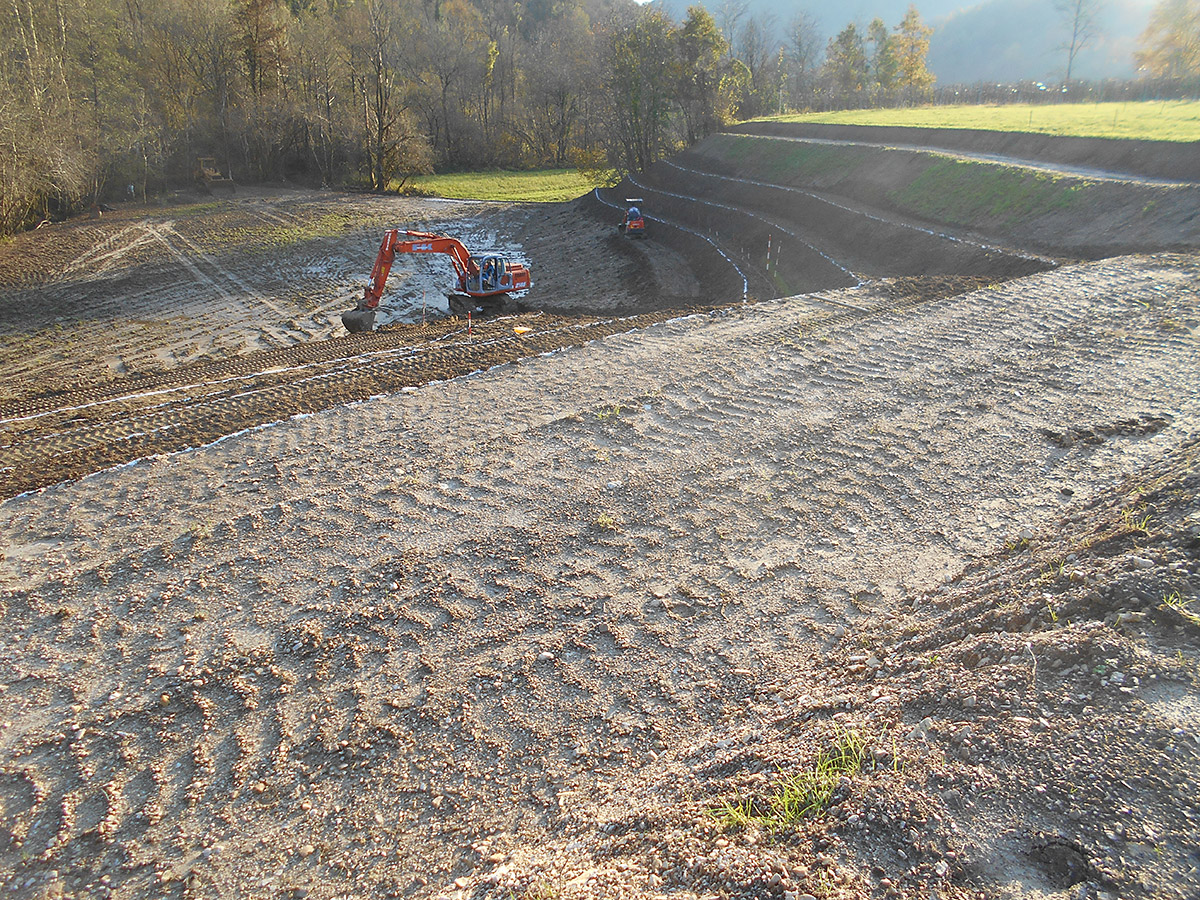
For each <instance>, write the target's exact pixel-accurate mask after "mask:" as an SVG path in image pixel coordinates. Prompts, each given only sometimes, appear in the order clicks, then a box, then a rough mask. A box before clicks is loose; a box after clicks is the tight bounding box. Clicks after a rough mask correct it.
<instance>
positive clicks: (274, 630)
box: [0, 256, 1200, 898]
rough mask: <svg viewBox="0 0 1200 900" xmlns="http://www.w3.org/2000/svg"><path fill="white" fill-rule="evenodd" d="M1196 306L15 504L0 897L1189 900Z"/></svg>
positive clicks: (938, 320)
mask: <svg viewBox="0 0 1200 900" xmlns="http://www.w3.org/2000/svg"><path fill="white" fill-rule="evenodd" d="M1197 273H1198V267H1197V260H1196V258H1194V257H1189V256H1161V257H1142V258H1127V259H1118V260H1112V261H1106V262H1099V263H1092V264H1088V265H1084V266H1078V267H1071V268H1067V269H1062V270H1059V271H1055V272H1049V273H1043V274H1040V275H1034V276H1030V277H1028V278H1025V279H1021V280H1017V281H1013V282H1009V283H1007V284H1005V285H997V286H994V287H990V288H985V289H981V290H976V291H973V292H969V293H966V294H962V295H958V296H954V297H949V298H944V299H941V300H934V301H930V302H927V303H921V304H917V305H915V306H912V307H909V308H905V309H896V308H894V307H890V306H883V307H881V308H880V311H879V312H877V313H874V314H864V315H854V316H852V317H850V318H849V319H834V320H830V319H829V316H828V313H829V311H830V310H832V309H837V310H842V311H844V310H846V309H847V308H848V306H847V305H849V306H854V307H858V308H859V309H860V310H865V309H867V308H869V307H870V306H871V304H872V303H876V302H878V301H879V299H880V296H881V292H880V289H879V288H872V287H863V288H856V289H847V290H843V291H835V292H832V293H828V294H823V295H818V296H815V297H810V298H805V299H796V300H789V301H781V302H776V303H760V304H754V305H750V306H746V307H735V308H733V309H728V310H723V311H717V312H715V313H712V314H703V315H698V316H692V317H686V318H679V319H675V320H672V321H669V322H665V323H663V324H660V325H657V326H655V327H651V328H646V329H641V330H634V331H632V332H629V333H627V334H624V335H615V336H611V337H607V338H604V339H602V340H598V341H594V342H591V343H588V344H586V345H584V346H581V347H576V348H574V349H568V350H563V351H560V352H557V353H555V354H552V355H548V356H540V357H534V358H530V359H526V360H523V361H521V362H519V363H517V364H515V365H509V366H505V367H502V368H500V369H496V370H493V371H488V372H480V373H478V374H475V375H473V376H470V377H464V378H458V379H455V380H453V381H448V382H444V383H440V384H433V385H429V386H425V387H419V388H416V389H414V390H411V391H408V392H402V393H398V394H391V395H388V396H380V397H375V398H372V399H370V400H368V401H365V402H360V403H357V404H354V405H350V406H343V407H338V408H334V409H329V410H326V411H323V412H318V413H315V414H312V415H309V416H307V417H305V418H301V419H297V420H292V421H287V422H282V423H279V424H277V425H275V426H274V427H270V428H266V429H260V430H256V431H252V432H249V433H245V434H241V435H238V436H235V437H231V438H229V439H227V440H225V441H222V442H220V443H218V444H216V445H213V446H209V447H205V448H202V449H197V450H194V451H191V452H187V453H181V454H175V455H171V456H163V457H156V458H154V459H150V460H144V461H142V462H139V463H137V464H136V465H132V466H127V467H124V468H120V469H115V470H111V471H107V472H103V473H99V474H96V475H93V476H90V477H87V478H84V479H81V480H78V481H74V482H70V483H66V484H63V485H59V486H56V487H51V488H47V489H44V490H42V491H40V492H38V493H36V494H31V495H25V496H22V497H18V498H14V499H10V500H8V501H7V502H6V503H5V504H4V505H3V507H2V510H3V521H2V522H0V528H2V531H0V534H2V539H3V542H4V546H5V558H4V562H3V568H2V570H0V572H2V578H3V584H4V593H3V596H2V603H3V633H4V639H3V644H4V646H3V649H0V666H2V668H0V684H2V685H3V689H4V696H5V700H6V702H5V712H4V719H3V729H4V730H3V733H2V735H3V736H2V738H0V746H2V747H3V758H4V762H3V770H2V774H0V798H2V801H3V804H4V807H3V808H4V822H5V831H4V833H3V834H0V865H2V867H3V870H4V871H5V890H6V892H8V893H10V894H11V895H13V896H51V895H63V896H80V897H82V896H116V897H153V896H168V897H181V896H198V897H200V896H204V897H208V896H211V897H221V896H244V897H275V896H311V897H345V896H361V897H377V896H388V895H395V896H410V895H411V896H430V895H434V894H447V895H454V896H462V897H467V896H479V897H483V896H496V897H507V896H513V895H515V896H527V897H549V896H629V897H633V896H639V897H640V896H647V897H648V896H656V895H660V894H662V895H670V896H683V897H687V896H744V897H752V896H753V897H759V896H780V897H799V896H802V895H803V894H810V895H812V896H816V897H838V896H851V897H867V896H881V897H882V896H903V897H922V898H924V897H927V896H929V895H930V892H931V891H933V892H937V893H939V894H941V895H942V896H946V897H955V896H1044V897H1052V896H1064V897H1065V896H1068V895H1069V896H1073V897H1074V896H1095V897H1099V896H1101V895H1108V896H1113V897H1115V896H1129V897H1136V896H1157V897H1188V896H1191V895H1193V894H1194V893H1195V892H1196V890H1197V888H1198V886H1200V879H1198V876H1197V865H1198V864H1200V860H1198V859H1197V858H1196V855H1195V847H1196V846H1198V845H1200V841H1198V840H1197V838H1198V837H1200V835H1198V825H1197V821H1198V820H1197V816H1198V815H1200V808H1198V807H1197V805H1196V800H1195V798H1196V797H1197V796H1198V791H1197V784H1196V773H1197V771H1198V767H1197V762H1198V760H1200V748H1198V745H1197V742H1196V734H1197V725H1198V724H1200V723H1198V721H1197V716H1198V713H1200V704H1198V700H1197V696H1198V695H1197V681H1196V679H1197V672H1198V669H1197V664H1198V661H1200V654H1198V647H1197V643H1196V638H1197V635H1198V634H1200V632H1198V630H1197V626H1196V624H1195V622H1194V621H1193V619H1192V618H1189V614H1191V615H1193V616H1194V612H1192V611H1193V610H1194V607H1188V606H1187V605H1186V604H1188V603H1189V602H1190V601H1191V600H1192V598H1194V596H1195V592H1196V586H1197V578H1198V577H1200V570H1198V569H1197V562H1196V550H1197V540H1196V527H1197V524H1198V522H1197V516H1198V515H1200V508H1198V507H1197V504H1196V499H1195V498H1196V491H1195V487H1196V474H1195V473H1196V465H1195V463H1196V452H1197V451H1196V445H1195V438H1196V434H1197V432H1196V423H1197V413H1198V409H1197V404H1198V402H1200V393H1198V389H1197V382H1196V379H1195V377H1194V375H1195V371H1196V332H1195V329H1196V328H1197V325H1198V324H1200V323H1198V322H1197V320H1196V317H1195V316H1196V313H1195V310H1196V294H1197V288H1198V279H1197ZM885 293H886V292H885ZM834 747H840V748H841V750H840V751H839V752H837V753H832V754H831V752H830V748H834ZM823 751H824V752H823ZM831 760H833V761H832V762H831ZM818 763H822V766H823V769H824V770H825V771H826V772H828V773H831V775H832V781H830V782H828V783H827V785H826V786H827V787H828V789H829V790H828V791H827V792H826V793H824V794H822V793H820V792H819V791H818V795H817V810H816V814H813V815H809V816H806V817H804V818H799V819H795V820H793V819H791V818H789V814H788V813H787V809H788V808H793V809H794V808H795V804H794V803H793V804H792V805H791V807H789V804H788V803H786V802H784V800H786V799H787V798H789V797H790V798H791V799H792V800H795V799H796V797H803V796H805V791H806V790H807V789H808V788H810V787H812V786H813V784H812V783H810V781H809V780H808V779H806V775H807V773H812V772H814V771H815V770H816V768H817V767H818ZM815 784H816V786H817V788H820V781H819V779H818V780H817V782H815Z"/></svg>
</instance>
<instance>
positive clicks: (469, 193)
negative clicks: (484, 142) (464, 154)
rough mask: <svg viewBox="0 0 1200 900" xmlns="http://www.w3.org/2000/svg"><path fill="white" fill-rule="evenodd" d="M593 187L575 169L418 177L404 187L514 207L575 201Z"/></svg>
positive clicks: (431, 194) (448, 196) (590, 180)
mask: <svg viewBox="0 0 1200 900" xmlns="http://www.w3.org/2000/svg"><path fill="white" fill-rule="evenodd" d="M595 186H596V183H595V181H594V180H592V179H590V178H588V177H587V176H586V175H583V174H582V173H580V172H579V171H577V170H575V169H540V170H537V171H533V172H461V173H456V174H450V175H419V176H417V177H415V178H411V179H409V181H408V182H407V184H405V188H406V189H411V190H412V192H413V193H419V194H423V195H426V196H432V197H447V198H450V199H454V200H502V201H509V202H514V203H558V202H561V201H564V200H574V199H575V198H576V197H579V196H582V195H583V194H586V193H587V192H588V191H590V190H591V189H592V188H594V187H595Z"/></svg>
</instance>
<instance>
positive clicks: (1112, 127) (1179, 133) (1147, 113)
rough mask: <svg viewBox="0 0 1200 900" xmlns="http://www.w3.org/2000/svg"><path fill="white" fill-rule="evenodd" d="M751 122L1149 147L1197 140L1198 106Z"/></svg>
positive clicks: (855, 113) (925, 110) (930, 109)
mask: <svg viewBox="0 0 1200 900" xmlns="http://www.w3.org/2000/svg"><path fill="white" fill-rule="evenodd" d="M755 121H772V122H819V123H826V124H831V125H892V126H899V127H909V128H971V129H977V130H982V131H1025V132H1034V133H1037V134H1055V135H1070V136H1075V137H1100V138H1131V139H1136V140H1154V141H1197V140H1200V101H1195V100H1190V101H1183V100H1167V101H1146V102H1140V103H1062V104H1057V105H1041V104H1039V105H1031V104H1026V103H1019V104H1013V105H1011V106H922V107H916V108H912V109H854V110H840V111H837V112H825V113H805V114H798V115H790V116H772V117H770V118H767V119H757V120H755Z"/></svg>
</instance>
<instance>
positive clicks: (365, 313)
mask: <svg viewBox="0 0 1200 900" xmlns="http://www.w3.org/2000/svg"><path fill="white" fill-rule="evenodd" d="M342 324H343V325H344V326H345V327H346V330H347V331H348V332H350V333H351V334H361V333H362V332H364V331H372V330H373V329H374V328H375V310H373V309H352V310H350V312H344V313H342Z"/></svg>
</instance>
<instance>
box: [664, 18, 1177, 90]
mask: <svg viewBox="0 0 1200 900" xmlns="http://www.w3.org/2000/svg"><path fill="white" fill-rule="evenodd" d="M1102 2H1103V10H1102V13H1101V16H1100V19H1101V34H1100V35H1098V37H1097V38H1096V40H1095V41H1094V42H1093V43H1092V45H1091V46H1089V47H1087V48H1086V49H1085V50H1084V51H1083V52H1082V53H1080V55H1079V57H1078V58H1077V59H1076V61H1075V71H1074V72H1073V73H1072V74H1073V75H1078V77H1080V78H1095V79H1098V78H1128V77H1130V76H1132V75H1133V74H1134V65H1133V52H1134V50H1135V49H1136V46H1137V37H1138V35H1139V34H1141V32H1142V30H1143V29H1144V28H1145V27H1146V23H1147V21H1148V20H1149V16H1150V9H1151V7H1153V5H1154V0H1102ZM663 5H664V7H665V8H666V9H667V10H668V11H669V12H670V13H671V14H672V15H673V16H675V17H676V18H682V16H683V14H684V12H685V10H686V9H687V7H688V6H689V5H690V4H689V3H687V2H685V0H663ZM704 5H705V6H706V7H707V8H708V9H709V11H710V12H711V13H712V14H713V17H714V18H716V19H717V21H718V23H719V22H720V20H721V17H720V9H721V5H722V2H721V0H704ZM908 5H909V0H813V2H808V3H800V4H794V3H788V2H783V0H750V13H751V14H753V15H758V16H773V17H774V19H775V23H776V26H777V27H778V28H779V30H780V32H781V33H782V31H783V30H784V28H785V27H786V25H787V23H788V22H789V21H791V19H792V18H793V17H794V16H795V15H796V14H797V12H799V11H806V12H808V13H809V14H811V15H812V16H813V18H815V19H816V21H817V22H818V23H819V26H820V28H821V30H822V32H823V34H824V37H825V38H826V39H828V38H830V37H833V36H834V35H835V34H837V32H838V31H840V30H841V29H842V28H844V27H845V26H846V25H847V23H849V22H856V23H858V24H859V25H862V26H865V25H866V24H867V23H869V22H870V21H871V20H872V19H873V18H875V17H876V16H878V17H880V18H882V19H883V20H884V21H885V22H887V24H888V25H889V26H893V27H894V26H895V25H896V24H897V23H898V22H899V21H900V20H901V18H903V16H904V13H905V11H906V10H907V9H908ZM917 10H918V11H919V12H920V13H921V18H922V19H923V20H924V21H925V23H926V24H927V25H931V26H933V27H934V28H935V29H936V30H935V32H934V34H933V36H932V38H931V39H930V45H929V68H930V69H931V70H932V71H933V73H934V74H935V75H936V76H937V79H938V82H939V83H941V84H953V83H967V84H970V83H973V82H977V81H1022V80H1044V81H1047V82H1053V81H1055V80H1056V79H1058V78H1061V77H1062V74H1063V71H1064V70H1065V69H1066V53H1065V51H1063V50H1060V49H1059V47H1060V45H1061V44H1063V42H1064V41H1066V40H1067V38H1068V34H1067V31H1066V28H1065V25H1064V24H1063V22H1062V19H1061V16H1060V15H1059V14H1058V13H1057V12H1056V11H1055V9H1054V3H1053V0H985V2H982V3H969V2H967V3H965V4H964V3H963V2H962V0H925V2H918V3H917Z"/></svg>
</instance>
